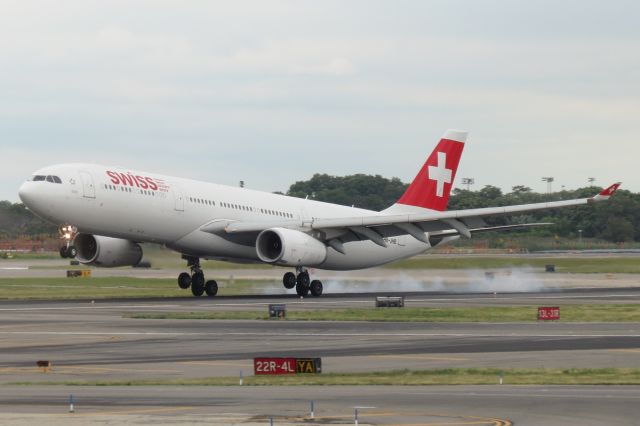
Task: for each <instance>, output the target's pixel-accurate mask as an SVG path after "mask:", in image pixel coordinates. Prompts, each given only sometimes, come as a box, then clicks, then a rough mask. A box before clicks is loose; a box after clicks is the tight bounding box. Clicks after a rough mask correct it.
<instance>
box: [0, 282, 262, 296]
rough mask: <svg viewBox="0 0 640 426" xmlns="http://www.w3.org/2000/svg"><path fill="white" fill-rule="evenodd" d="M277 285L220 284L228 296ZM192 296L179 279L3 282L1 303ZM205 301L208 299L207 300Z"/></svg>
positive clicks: (1, 283) (0, 293)
mask: <svg viewBox="0 0 640 426" xmlns="http://www.w3.org/2000/svg"><path fill="white" fill-rule="evenodd" d="M273 285H274V283H273V281H272V280H262V281H261V280H250V281H249V280H233V282H230V280H219V281H218V286H219V287H220V289H221V291H224V294H228V295H238V294H255V293H258V292H259V291H260V289H261V288H263V287H266V286H269V287H272V286H273ZM179 296H183V297H186V296H191V291H190V290H181V289H179V288H178V284H177V281H176V279H173V278H172V279H168V278H167V279H164V278H153V279H150V278H133V277H92V278H66V277H60V278H0V299H10V300H19V299H104V298H114V297H117V298H127V297H128V298H133V297H179ZM203 297H204V296H203Z"/></svg>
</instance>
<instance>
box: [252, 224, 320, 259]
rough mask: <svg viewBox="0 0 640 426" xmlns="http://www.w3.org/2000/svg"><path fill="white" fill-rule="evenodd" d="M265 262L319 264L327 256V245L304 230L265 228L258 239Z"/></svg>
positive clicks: (258, 245)
mask: <svg viewBox="0 0 640 426" xmlns="http://www.w3.org/2000/svg"><path fill="white" fill-rule="evenodd" d="M256 253H257V254H258V258H260V260H262V261H263V262H267V263H277V264H280V265H288V266H317V265H320V264H321V263H322V262H324V261H325V259H326V258H327V247H326V246H325V245H324V244H323V243H321V242H320V241H318V240H316V239H315V238H313V237H312V236H310V235H308V234H305V233H304V232H300V231H296V230H293V229H287V228H271V229H265V230H264V231H262V232H261V233H260V234H259V235H258V239H257V240H256Z"/></svg>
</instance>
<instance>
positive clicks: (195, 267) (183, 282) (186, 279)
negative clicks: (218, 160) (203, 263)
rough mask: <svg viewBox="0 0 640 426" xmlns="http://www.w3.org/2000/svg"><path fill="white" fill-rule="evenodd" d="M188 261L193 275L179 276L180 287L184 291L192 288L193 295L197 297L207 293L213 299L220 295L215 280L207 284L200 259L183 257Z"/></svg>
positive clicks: (184, 273)
mask: <svg viewBox="0 0 640 426" xmlns="http://www.w3.org/2000/svg"><path fill="white" fill-rule="evenodd" d="M182 258H183V259H185V260H186V261H187V266H189V268H190V269H191V275H189V274H188V273H186V272H182V273H181V274H180V275H178V287H180V288H181V289H183V290H186V289H188V288H189V287H191V294H193V295H194V296H196V297H200V296H202V295H203V294H204V293H207V296H209V297H213V296H215V295H216V294H217V293H218V283H217V282H216V281H215V280H209V281H207V282H206V283H205V279H204V273H203V272H202V269H201V268H200V258H198V257H193V256H185V255H183V256H182Z"/></svg>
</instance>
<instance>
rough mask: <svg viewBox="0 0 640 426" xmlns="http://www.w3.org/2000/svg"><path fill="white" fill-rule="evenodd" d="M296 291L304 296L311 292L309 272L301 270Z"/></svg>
mask: <svg viewBox="0 0 640 426" xmlns="http://www.w3.org/2000/svg"><path fill="white" fill-rule="evenodd" d="M296 281H297V282H296V293H298V296H300V297H304V296H306V295H308V294H309V281H310V279H309V273H308V272H307V271H304V272H300V273H299V274H298V279H297V280H296Z"/></svg>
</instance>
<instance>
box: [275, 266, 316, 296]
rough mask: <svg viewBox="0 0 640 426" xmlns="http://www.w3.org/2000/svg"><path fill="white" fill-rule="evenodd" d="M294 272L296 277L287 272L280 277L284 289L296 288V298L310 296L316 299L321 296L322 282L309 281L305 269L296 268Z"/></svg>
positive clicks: (307, 272)
mask: <svg viewBox="0 0 640 426" xmlns="http://www.w3.org/2000/svg"><path fill="white" fill-rule="evenodd" d="M296 272H297V273H298V276H296V275H295V274H294V273H293V272H287V273H286V274H284V276H283V277H282V283H283V284H284V287H285V288H286V289H292V288H294V287H295V288H296V293H297V294H298V296H301V297H304V296H307V295H309V292H311V295H312V296H314V297H318V296H320V295H322V289H323V288H322V282H321V281H319V280H313V281H311V278H309V271H307V269H306V268H303V267H298V268H296Z"/></svg>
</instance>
